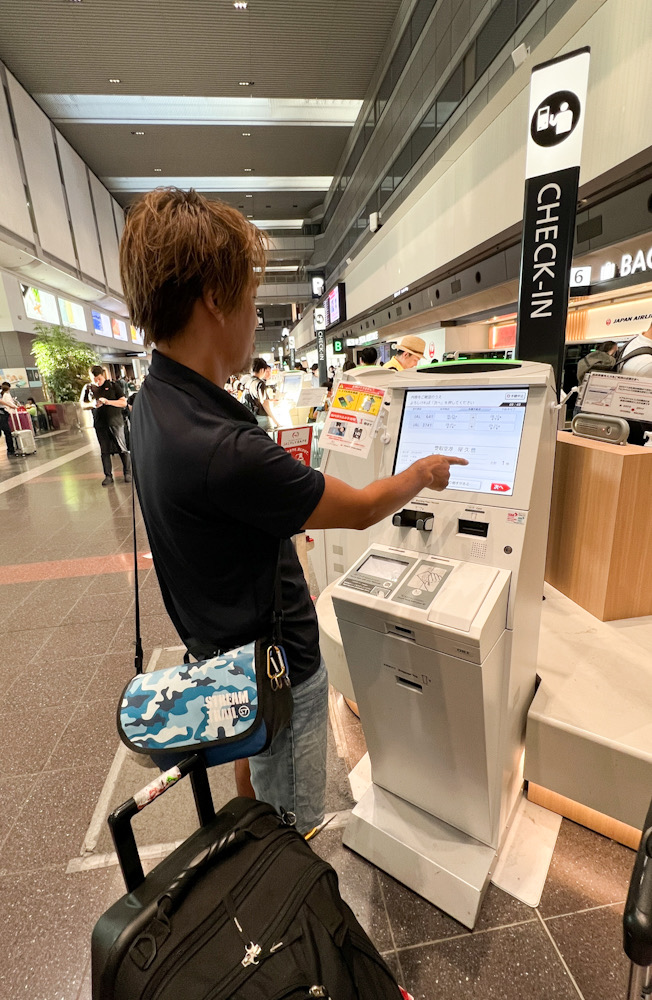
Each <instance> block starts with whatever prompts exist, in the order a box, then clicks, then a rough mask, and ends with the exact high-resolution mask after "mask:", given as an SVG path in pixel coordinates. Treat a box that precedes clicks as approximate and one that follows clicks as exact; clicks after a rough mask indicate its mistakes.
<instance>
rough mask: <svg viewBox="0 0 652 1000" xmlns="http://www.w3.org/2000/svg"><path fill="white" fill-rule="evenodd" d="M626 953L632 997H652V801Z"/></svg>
mask: <svg viewBox="0 0 652 1000" xmlns="http://www.w3.org/2000/svg"><path fill="white" fill-rule="evenodd" d="M623 931H624V939H625V941H624V943H625V954H626V955H627V957H628V958H629V960H630V962H631V967H630V974H629V990H628V993H627V997H628V1000H650V997H652V802H651V803H650V808H649V809H648V812H647V816H646V817H645V825H644V827H643V836H642V837H641V844H640V847H639V849H638V853H637V855H636V861H635V862H634V871H633V872H632V878H631V881H630V883H629V892H628V893H627V902H626V903H625V914H624V917H623Z"/></svg>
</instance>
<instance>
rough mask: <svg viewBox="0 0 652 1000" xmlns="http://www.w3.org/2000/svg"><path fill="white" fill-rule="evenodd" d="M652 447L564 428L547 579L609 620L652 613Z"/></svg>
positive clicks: (555, 493)
mask: <svg viewBox="0 0 652 1000" xmlns="http://www.w3.org/2000/svg"><path fill="white" fill-rule="evenodd" d="M651 503H652V449H647V448H638V447H636V446H633V445H627V446H624V447H623V446H618V445H612V444H607V443H602V442H599V441H589V440H585V439H582V438H577V437H574V436H573V435H571V434H568V433H560V434H559V435H558V439H557V455H556V461H555V476H554V482H553V490H552V505H551V512H550V532H549V536H548V553H547V561H546V580H547V581H548V582H549V583H550V584H551V585H552V586H553V587H555V588H556V589H557V590H560V591H561V592H562V593H563V594H566V596H567V597H569V598H570V599H571V600H572V601H575V603H576V604H579V605H580V607H583V608H585V609H586V610H587V611H589V612H590V613H591V614H592V615H595V617H596V618H599V619H601V620H602V621H611V620H613V619H618V618H633V617H638V616H640V615H648V614H652V517H650V516H649V515H648V511H649V508H650V505H651Z"/></svg>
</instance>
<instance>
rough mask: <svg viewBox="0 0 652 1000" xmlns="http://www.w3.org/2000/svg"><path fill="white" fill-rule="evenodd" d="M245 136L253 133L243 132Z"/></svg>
mask: <svg viewBox="0 0 652 1000" xmlns="http://www.w3.org/2000/svg"><path fill="white" fill-rule="evenodd" d="M242 134H243V135H251V132H243V133H242Z"/></svg>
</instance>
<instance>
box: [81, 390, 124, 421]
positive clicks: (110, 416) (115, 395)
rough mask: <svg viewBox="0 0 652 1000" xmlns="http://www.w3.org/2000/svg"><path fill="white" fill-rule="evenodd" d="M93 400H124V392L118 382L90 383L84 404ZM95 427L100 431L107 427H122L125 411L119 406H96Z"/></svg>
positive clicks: (94, 410)
mask: <svg viewBox="0 0 652 1000" xmlns="http://www.w3.org/2000/svg"><path fill="white" fill-rule="evenodd" d="M91 398H93V399H101V398H104V399H124V392H123V391H122V388H121V387H120V386H119V385H118V383H117V382H112V381H111V380H110V379H108V378H107V379H106V380H105V381H104V382H103V383H102V385H95V383H94V382H89V383H88V385H87V386H86V387H85V389H84V396H83V399H84V402H85V403H87V402H89V400H90V399H91ZM92 413H93V426H94V427H97V428H98V429H99V430H103V429H104V428H106V427H121V426H122V424H123V423H124V411H123V410H122V409H121V408H120V407H119V406H96V407H95V408H94V409H93V411H92Z"/></svg>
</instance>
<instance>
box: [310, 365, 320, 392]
mask: <svg viewBox="0 0 652 1000" xmlns="http://www.w3.org/2000/svg"><path fill="white" fill-rule="evenodd" d="M310 381H311V384H312V387H313V389H318V388H319V365H311V366H310Z"/></svg>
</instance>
